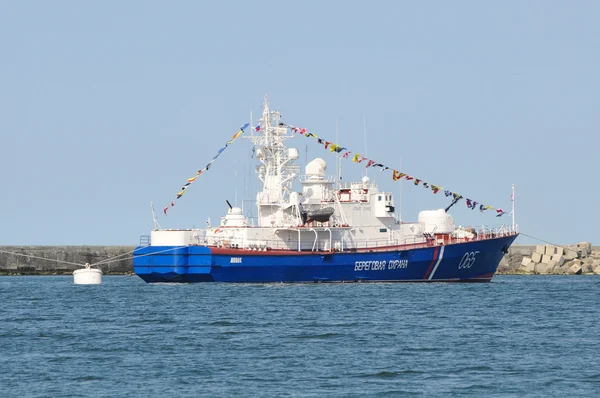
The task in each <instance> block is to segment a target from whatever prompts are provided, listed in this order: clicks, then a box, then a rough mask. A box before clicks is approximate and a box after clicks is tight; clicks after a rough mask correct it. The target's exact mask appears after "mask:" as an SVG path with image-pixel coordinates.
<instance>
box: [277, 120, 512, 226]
mask: <svg viewBox="0 0 600 398" xmlns="http://www.w3.org/2000/svg"><path fill="white" fill-rule="evenodd" d="M287 127H288V128H290V129H291V130H292V131H293V132H294V133H300V134H303V135H304V136H305V137H315V138H317V142H318V143H319V144H321V145H324V147H325V149H328V148H329V150H330V151H331V152H337V153H340V152H342V151H345V152H344V153H343V154H342V157H343V158H344V159H348V157H349V155H350V154H352V153H353V152H352V151H350V150H348V149H347V148H345V147H342V146H341V145H338V144H336V143H333V142H330V141H326V140H324V139H321V138H318V137H317V135H316V134H314V133H309V132H307V130H306V129H305V128H299V127H295V126H292V125H287ZM351 159H352V161H353V162H355V163H361V162H362V161H364V160H367V165H366V167H381V171H385V170H393V169H390V168H389V167H387V166H385V165H383V164H381V163H376V162H375V161H374V160H371V159H367V158H366V157H364V156H362V155H360V154H358V153H354V154H353V156H352V158H351ZM403 177H404V178H405V179H406V180H407V181H411V180H414V181H413V183H414V185H419V184H420V183H421V182H422V183H423V184H422V185H423V187H424V188H426V189H431V191H432V192H433V193H434V194H436V193H438V192H439V191H441V190H443V189H444V188H442V187H440V186H437V185H433V184H429V183H427V182H424V181H423V180H421V179H419V178H416V177H412V176H409V175H407V174H405V173H401V172H399V171H398V170H393V175H392V178H393V180H394V181H398V180H400V179H402V178H403ZM444 195H445V196H446V197H449V196H452V197H453V203H455V202H456V201H458V200H460V199H461V198H462V197H463V196H462V195H460V194H457V193H455V192H452V191H450V190H444ZM511 200H514V196H512V195H511ZM478 204H479V203H477V202H476V201H473V200H471V199H467V206H468V207H469V208H470V209H475V208H476V207H477V205H478ZM479 210H480V211H481V212H484V211H485V210H494V208H493V207H492V206H485V205H482V204H479ZM496 211H497V212H498V214H497V217H500V216H502V215H503V214H506V213H505V212H504V211H502V210H496Z"/></svg>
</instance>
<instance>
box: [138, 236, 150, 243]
mask: <svg viewBox="0 0 600 398" xmlns="http://www.w3.org/2000/svg"><path fill="white" fill-rule="evenodd" d="M150 243H151V242H150V235H142V236H140V246H150Z"/></svg>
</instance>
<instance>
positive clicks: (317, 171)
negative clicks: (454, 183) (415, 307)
mask: <svg viewBox="0 0 600 398" xmlns="http://www.w3.org/2000/svg"><path fill="white" fill-rule="evenodd" d="M257 122H258V123H257V125H258V126H260V129H258V128H257V129H256V134H254V131H253V133H252V135H251V136H247V137H245V138H247V139H249V140H250V141H251V142H252V145H253V156H254V158H255V159H256V161H257V162H258V163H259V164H258V166H257V167H256V172H257V175H258V179H259V180H260V182H261V184H262V189H260V190H259V192H258V193H257V195H256V209H255V210H256V211H257V216H256V217H248V216H246V215H244V212H243V210H242V208H240V207H236V206H232V205H231V204H230V202H229V201H226V203H227V205H228V210H227V214H226V215H225V216H224V217H222V218H221V220H220V222H219V225H215V226H212V225H208V224H209V223H208V222H207V227H206V228H203V229H197V228H192V229H160V228H157V227H156V223H155V228H154V229H153V230H152V231H151V233H150V235H145V236H143V237H142V238H141V239H140V245H139V246H138V247H137V248H136V249H135V251H134V259H133V267H134V272H135V274H136V275H137V276H139V277H140V278H141V279H143V280H144V281H146V282H149V283H155V282H163V283H164V282H167V283H170V282H182V283H191V282H234V283H295V282H300V283H335V282H338V283H351V282H357V283H364V282H489V281H491V280H492V277H493V276H494V274H495V272H496V269H497V267H498V265H499V263H500V261H501V259H502V257H503V256H504V255H505V254H506V253H507V252H508V249H509V247H510V246H511V244H512V243H513V242H514V240H515V239H516V238H517V236H518V234H519V233H518V226H516V225H515V224H514V221H513V225H506V226H505V225H501V226H498V227H495V228H488V227H480V228H463V227H460V226H456V224H455V223H454V219H453V217H452V215H451V214H450V208H451V206H448V207H447V208H444V209H435V210H423V211H421V212H420V213H419V214H418V217H417V221H416V222H405V221H403V220H402V219H401V218H400V217H399V216H398V214H397V213H396V209H395V204H394V195H393V194H392V193H391V192H385V191H381V190H379V187H378V185H377V184H376V183H375V182H373V181H371V179H370V178H369V177H368V176H364V177H362V179H361V180H359V181H356V182H344V183H343V184H342V183H341V182H340V181H339V179H337V178H336V177H334V176H331V175H328V174H327V163H326V161H325V160H324V159H322V158H315V159H313V160H311V161H310V162H308V163H307V164H306V165H305V168H304V174H300V167H299V166H298V165H296V164H295V163H296V161H297V160H298V158H299V151H298V150H297V149H296V148H292V147H287V146H286V145H285V143H286V141H288V140H289V139H291V138H294V135H293V132H291V131H290V126H289V125H286V124H285V123H283V122H282V121H281V114H280V113H279V112H278V111H275V110H271V109H270V107H269V101H268V98H267V97H266V96H265V103H264V106H263V113H262V116H261V118H260V119H259V120H257ZM336 180H337V181H336ZM298 183H299V186H300V187H301V190H294V184H296V185H298ZM454 202H455V201H454ZM454 202H453V203H454ZM513 220H514V218H513ZM155 221H156V220H155Z"/></svg>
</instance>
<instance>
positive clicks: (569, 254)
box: [564, 250, 577, 260]
mask: <svg viewBox="0 0 600 398" xmlns="http://www.w3.org/2000/svg"><path fill="white" fill-rule="evenodd" d="M564 256H565V260H573V259H576V258H577V252H576V251H575V250H566V251H565V254H564Z"/></svg>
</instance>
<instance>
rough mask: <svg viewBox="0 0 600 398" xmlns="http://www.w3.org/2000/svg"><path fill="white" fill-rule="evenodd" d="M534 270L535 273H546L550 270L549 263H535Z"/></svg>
mask: <svg viewBox="0 0 600 398" xmlns="http://www.w3.org/2000/svg"><path fill="white" fill-rule="evenodd" d="M534 271H535V273H536V274H542V275H543V274H548V273H550V271H552V267H550V265H549V264H544V263H540V264H536V265H535V269H534Z"/></svg>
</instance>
